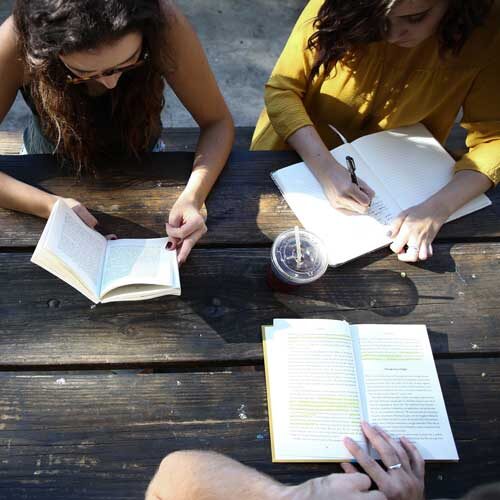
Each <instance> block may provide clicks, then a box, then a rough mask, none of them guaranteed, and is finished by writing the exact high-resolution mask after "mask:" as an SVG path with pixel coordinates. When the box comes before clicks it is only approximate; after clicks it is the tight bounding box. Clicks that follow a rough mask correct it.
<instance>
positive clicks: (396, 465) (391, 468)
mask: <svg viewBox="0 0 500 500" xmlns="http://www.w3.org/2000/svg"><path fill="white" fill-rule="evenodd" d="M401 467H402V465H401V464H394V465H391V466H389V467H387V469H388V470H395V469H401Z"/></svg>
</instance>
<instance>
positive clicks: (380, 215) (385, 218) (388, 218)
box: [368, 196, 395, 225]
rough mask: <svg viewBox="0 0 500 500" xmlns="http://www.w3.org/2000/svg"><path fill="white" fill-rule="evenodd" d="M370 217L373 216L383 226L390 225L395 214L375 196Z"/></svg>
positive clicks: (369, 212) (369, 211)
mask: <svg viewBox="0 0 500 500" xmlns="http://www.w3.org/2000/svg"><path fill="white" fill-rule="evenodd" d="M368 215H370V216H372V217H373V218H374V219H375V220H376V221H377V222H380V224H383V225H389V224H390V223H391V222H392V220H393V219H394V216H395V214H393V213H392V212H391V210H390V209H389V207H387V205H386V204H385V203H384V202H383V201H382V199H381V198H379V197H378V196H374V198H373V200H372V204H371V205H370V209H369V210H368Z"/></svg>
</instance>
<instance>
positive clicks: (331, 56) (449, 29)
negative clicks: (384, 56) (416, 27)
mask: <svg viewBox="0 0 500 500" xmlns="http://www.w3.org/2000/svg"><path fill="white" fill-rule="evenodd" d="M493 2H494V0H474V1H473V2H471V1H470V0H450V1H449V6H448V9H447V11H446V13H445V15H444V16H443V19H442V20H441V23H440V26H439V33H438V36H439V43H440V51H441V53H442V54H444V53H445V52H451V53H453V54H458V53H459V52H460V49H461V48H462V47H463V45H464V43H465V42H466V41H467V39H468V38H469V36H470V34H471V33H472V31H473V30H474V28H476V27H477V26H480V25H481V24H483V23H484V20H485V19H486V17H487V16H488V13H489V11H490V9H491V7H492V5H493ZM397 3H398V0H325V2H324V4H323V5H322V6H321V8H320V10H319V13H318V16H317V18H316V19H315V21H314V27H315V29H316V31H315V32H314V33H313V34H312V36H311V37H310V38H309V40H308V44H307V46H308V49H309V50H313V51H315V53H316V58H315V63H314V65H313V67H312V69H311V73H310V75H309V78H310V80H311V81H312V80H313V79H314V77H315V76H317V75H318V74H319V72H320V70H321V68H323V69H324V70H325V73H326V74H328V73H330V72H331V71H332V69H333V68H334V66H335V64H336V63H337V62H339V61H340V60H342V59H344V58H346V57H351V58H355V57H356V56H358V55H359V54H360V53H361V52H362V47H363V45H365V44H367V43H371V42H377V41H381V40H383V39H384V37H385V34H386V31H387V23H388V15H389V14H390V13H391V11H392V9H393V8H394V6H395V5H396V4H397Z"/></svg>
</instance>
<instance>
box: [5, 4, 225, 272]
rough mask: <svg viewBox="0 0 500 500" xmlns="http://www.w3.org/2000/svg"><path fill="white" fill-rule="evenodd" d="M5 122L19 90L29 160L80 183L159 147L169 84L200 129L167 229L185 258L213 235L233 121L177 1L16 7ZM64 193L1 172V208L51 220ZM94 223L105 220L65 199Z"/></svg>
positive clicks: (8, 48) (8, 34)
mask: <svg viewBox="0 0 500 500" xmlns="http://www.w3.org/2000/svg"><path fill="white" fill-rule="evenodd" d="M0 74H1V75H2V77H1V78H0V120H2V119H3V118H4V116H5V115H6V114H7V112H8V110H9V109H10V107H11V106H12V103H13V101H14V99H15V96H16V94H17V92H18V90H20V91H21V92H22V94H23V96H24V98H25V100H26V102H27V104H28V106H29V107H30V108H31V110H32V112H33V115H32V117H31V121H30V124H29V126H28V128H27V129H26V130H25V133H24V149H25V151H26V152H27V153H53V154H55V155H57V157H58V158H59V159H60V160H62V161H63V162H64V163H65V164H67V165H71V166H72V167H73V168H74V173H75V175H76V176H78V175H80V174H82V173H90V174H92V173H95V170H96V166H98V165H99V164H103V162H104V163H105V162H106V159H110V158H113V157H116V156H120V155H125V156H137V155H140V154H141V153H143V152H147V151H161V150H162V149H164V144H163V143H162V142H161V139H160V134H161V130H162V123H161V120H160V112H161V110H162V108H163V105H164V98H163V90H164V87H165V84H168V85H169V86H170V87H171V88H172V89H173V91H174V92H175V93H176V95H177V96H178V97H179V99H180V100H181V102H182V103H183V104H184V106H185V107H186V108H187V110H188V111H189V112H190V113H191V115H192V116H193V117H194V119H195V120H196V121H197V123H198V124H199V126H200V129H201V130H200V139H199V142H198V147H197V152H196V155H195V160H194V165H193V171H192V174H191V176H190V179H189V181H188V184H187V186H186V188H185V190H184V191H183V192H182V194H181V195H180V196H179V198H178V200H177V201H176V203H175V205H174V206H173V208H172V210H171V212H170V214H169V219H168V223H167V224H166V230H167V233H168V235H169V237H170V241H171V243H170V244H171V245H172V247H175V246H177V249H178V259H179V262H183V261H184V260H185V259H186V257H187V255H188V254H189V252H190V250H191V248H192V247H193V245H194V244H195V243H196V241H197V240H198V239H199V238H200V237H201V236H202V235H203V234H204V233H205V232H206V226H205V222H204V219H203V217H202V215H201V213H200V210H201V207H202V205H203V203H204V201H205V198H206V197H207V196H208V193H209V191H210V189H211V187H212V185H213V184H214V182H215V180H216V178H217V176H218V175H219V173H220V171H221V170H222V168H223V166H224V164H225V162H226V159H227V157H228V155H229V151H230V149H231V145H232V142H233V136H234V127H233V122H232V118H231V115H230V113H229V111H228V109H227V107H226V104H225V102H224V99H223V97H222V95H221V94H220V91H219V89H218V87H217V83H216V81H215V79H214V76H213V74H212V72H211V70H210V68H209V66H208V63H207V60H206V57H205V54H204V52H203V49H202V47H201V45H200V42H199V40H198V38H197V36H196V34H195V33H194V31H193V29H192V27H191V26H190V24H189V23H188V21H187V20H186V18H185V17H184V16H183V14H182V13H181V12H180V10H179V9H178V8H177V7H176V6H175V5H174V4H173V2H171V1H170V0H64V1H61V0H16V2H15V4H14V9H13V14H12V16H11V17H9V18H8V19H7V20H6V21H5V22H4V23H3V25H2V26H1V27H0ZM56 200H57V197H56V196H53V195H51V194H49V193H46V192H43V191H41V190H38V189H36V188H34V187H32V186H28V185H26V184H24V183H21V182H19V181H17V180H15V179H13V178H11V177H8V176H7V175H5V174H1V173H0V206H2V207H3V208H10V209H13V210H19V211H22V212H27V213H30V214H34V215H38V216H41V217H48V215H49V214H50V211H51V208H52V206H53V205H54V203H55V201H56ZM68 202H69V203H70V204H71V205H72V206H73V208H74V210H75V212H76V213H77V214H78V215H79V216H80V217H81V218H82V219H83V220H84V221H85V222H86V223H87V224H88V225H90V226H92V227H93V226H95V225H96V224H97V221H96V219H95V218H94V217H93V216H92V215H91V214H90V213H89V212H88V211H87V209H86V208H85V207H84V206H83V205H82V204H81V203H79V202H77V201H76V200H68Z"/></svg>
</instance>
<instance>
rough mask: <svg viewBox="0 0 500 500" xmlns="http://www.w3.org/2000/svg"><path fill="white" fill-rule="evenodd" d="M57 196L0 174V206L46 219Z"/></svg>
mask: <svg viewBox="0 0 500 500" xmlns="http://www.w3.org/2000/svg"><path fill="white" fill-rule="evenodd" d="M56 200H57V196H55V195H52V194H50V193H46V192H45V191H42V190H40V189H37V188H35V187H33V186H30V185H29V184H25V183H24V182H21V181H18V180H16V179H14V178H12V177H10V176H8V175H6V174H4V173H2V172H0V206H1V207H2V208H7V209H9V210H16V211H18V212H25V213H28V214H32V215H36V216H38V217H43V218H47V217H48V216H49V215H50V211H51V210H52V206H53V205H54V203H55V201H56Z"/></svg>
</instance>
